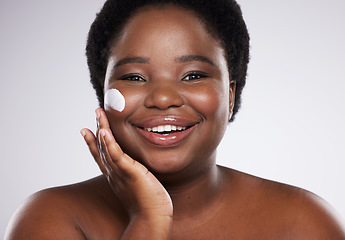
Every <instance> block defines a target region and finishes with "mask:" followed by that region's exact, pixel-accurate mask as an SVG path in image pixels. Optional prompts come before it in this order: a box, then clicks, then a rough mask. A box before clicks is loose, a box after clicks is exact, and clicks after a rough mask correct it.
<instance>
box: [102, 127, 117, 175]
mask: <svg viewBox="0 0 345 240" xmlns="http://www.w3.org/2000/svg"><path fill="white" fill-rule="evenodd" d="M104 130H105V129H103V130H100V135H99V139H100V148H101V149H102V160H103V161H104V165H105V166H106V168H107V170H108V173H109V174H113V173H114V174H116V175H118V174H121V171H120V170H119V169H118V167H117V166H116V165H115V164H114V163H113V159H112V158H111V156H110V154H109V150H108V147H107V144H106V143H105V140H104V136H103V134H102V131H104ZM114 141H115V140H114Z"/></svg>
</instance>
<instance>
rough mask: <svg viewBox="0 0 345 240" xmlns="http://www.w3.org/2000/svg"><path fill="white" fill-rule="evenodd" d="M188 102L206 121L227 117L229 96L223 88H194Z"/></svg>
mask: <svg viewBox="0 0 345 240" xmlns="http://www.w3.org/2000/svg"><path fill="white" fill-rule="evenodd" d="M189 102H190V104H191V105H192V106H193V107H194V109H195V110H197V111H198V112H199V113H200V114H202V115H203V116H204V117H205V118H206V119H214V118H216V119H219V120H220V119H223V118H226V119H227V117H228V111H229V94H228V93H227V92H226V91H224V87H223V86H203V87H196V88H194V91H193V92H192V93H191V94H190V96H189Z"/></svg>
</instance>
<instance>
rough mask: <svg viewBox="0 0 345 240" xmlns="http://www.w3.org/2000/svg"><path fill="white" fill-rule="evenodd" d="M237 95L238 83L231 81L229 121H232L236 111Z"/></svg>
mask: <svg viewBox="0 0 345 240" xmlns="http://www.w3.org/2000/svg"><path fill="white" fill-rule="evenodd" d="M235 94H236V82H235V81H233V80H232V81H230V85H229V117H228V121H230V119H231V117H232V113H233V110H234V106H235Z"/></svg>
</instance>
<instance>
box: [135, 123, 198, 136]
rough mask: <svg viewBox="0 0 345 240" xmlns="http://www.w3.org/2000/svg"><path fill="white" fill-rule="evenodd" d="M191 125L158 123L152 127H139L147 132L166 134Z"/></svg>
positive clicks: (182, 129) (181, 130)
mask: <svg viewBox="0 0 345 240" xmlns="http://www.w3.org/2000/svg"><path fill="white" fill-rule="evenodd" d="M190 127H192V126H183V127H182V126H175V125H159V126H156V127H152V128H141V129H143V130H145V131H147V132H152V133H158V134H162V135H167V134H171V133H176V132H183V131H185V130H187V129H188V128H190Z"/></svg>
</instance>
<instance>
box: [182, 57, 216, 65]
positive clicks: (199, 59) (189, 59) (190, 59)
mask: <svg viewBox="0 0 345 240" xmlns="http://www.w3.org/2000/svg"><path fill="white" fill-rule="evenodd" d="M176 61H177V62H179V63H186V62H205V63H208V64H210V65H212V66H216V64H214V63H213V62H212V61H211V60H210V59H208V58H207V57H204V56H199V55H184V56H181V57H178V58H177V59H176Z"/></svg>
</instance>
